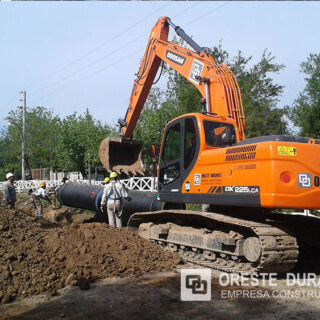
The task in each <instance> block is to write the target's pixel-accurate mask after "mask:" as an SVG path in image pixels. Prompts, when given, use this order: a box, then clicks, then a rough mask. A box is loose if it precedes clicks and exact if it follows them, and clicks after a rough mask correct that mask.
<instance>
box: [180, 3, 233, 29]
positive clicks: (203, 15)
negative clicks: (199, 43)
mask: <svg viewBox="0 0 320 320" xmlns="http://www.w3.org/2000/svg"><path fill="white" fill-rule="evenodd" d="M230 1H231V0H229V1H228V2H225V3H223V4H222V5H220V6H218V7H216V8H214V9H212V10H209V11H207V12H206V13H204V14H202V15H201V16H199V17H197V18H195V19H193V20H191V21H190V22H188V23H187V24H185V26H186V27H187V26H189V25H191V24H193V23H195V22H196V21H198V20H199V19H202V18H204V17H206V16H208V15H209V14H211V13H213V12H215V11H218V10H219V9H221V8H223V7H225V6H227V5H229V4H230Z"/></svg>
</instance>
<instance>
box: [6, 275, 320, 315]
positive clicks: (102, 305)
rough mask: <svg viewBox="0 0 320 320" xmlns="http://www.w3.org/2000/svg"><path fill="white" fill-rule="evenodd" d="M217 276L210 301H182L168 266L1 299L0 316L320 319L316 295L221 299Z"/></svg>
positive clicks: (282, 284)
mask: <svg viewBox="0 0 320 320" xmlns="http://www.w3.org/2000/svg"><path fill="white" fill-rule="evenodd" d="M218 277H219V273H218V272H217V273H214V275H213V282H212V299H211V301H208V302H183V301H180V276H179V274H178V273H176V272H171V273H158V274H153V275H152V274H148V275H144V276H143V277H140V278H137V277H133V278H132V277H131V278H124V279H119V278H113V279H105V280H100V281H97V282H95V283H94V284H93V285H92V288H91V289H90V290H87V291H82V290H79V289H78V288H77V287H71V288H64V289H62V290H61V291H60V294H61V295H60V296H57V297H52V298H49V297H48V296H46V295H42V296H37V297H33V298H29V299H24V300H22V301H19V302H14V303H12V304H7V305H3V306H2V307H0V312H1V317H0V318H1V319H176V320H178V319H219V320H221V319H225V320H227V319H239V320H251V319H262V320H264V319H277V320H278V319H279V320H280V319H293V320H294V319H303V320H306V319H308V320H318V319H320V303H319V300H318V299H294V298H291V299H287V298H278V299H273V298H271V299H247V298H246V299H243V298H238V299H232V298H229V299H223V298H222V297H221V292H222V290H224V289H225V288H224V287H221V286H219V284H218ZM277 282H278V284H279V288H280V289H286V285H285V281H284V280H277ZM246 289H248V288H246ZM264 289H271V288H270V287H269V288H264ZM292 289H299V290H301V289H303V288H301V287H299V288H297V287H294V288H292ZM305 289H308V288H305ZM309 289H310V288H309Z"/></svg>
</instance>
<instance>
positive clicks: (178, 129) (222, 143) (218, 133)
mask: <svg viewBox="0 0 320 320" xmlns="http://www.w3.org/2000/svg"><path fill="white" fill-rule="evenodd" d="M236 139H237V137H236V133H235V129H234V126H233V124H232V123H228V122H226V120H225V119H224V120H221V119H219V117H218V118H217V117H214V116H210V115H204V114H196V113H195V114H188V115H184V116H182V117H179V118H177V119H175V120H173V121H171V122H170V123H169V124H167V126H166V128H165V132H164V136H163V141H162V147H161V153H160V157H159V171H158V178H159V184H158V191H159V192H161V193H162V192H164V193H170V194H174V193H179V192H181V189H182V183H183V181H185V179H186V178H187V177H188V175H189V174H190V172H191V170H192V169H193V168H194V166H195V164H196V162H197V161H198V155H199V151H200V149H201V150H204V149H215V148H224V147H228V146H231V145H233V144H234V143H236Z"/></svg>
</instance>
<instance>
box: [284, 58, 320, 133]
mask: <svg viewBox="0 0 320 320" xmlns="http://www.w3.org/2000/svg"><path fill="white" fill-rule="evenodd" d="M300 66H301V72H302V73H304V75H305V81H306V86H305V88H304V90H303V91H302V92H301V93H300V94H299V96H298V97H297V99H296V100H294V103H293V106H292V107H291V114H290V119H291V120H292V121H293V123H294V124H295V125H296V126H297V127H299V129H300V134H301V135H302V136H307V137H313V138H320V53H319V54H310V55H309V57H308V58H307V60H306V61H305V62H303V63H301V65H300Z"/></svg>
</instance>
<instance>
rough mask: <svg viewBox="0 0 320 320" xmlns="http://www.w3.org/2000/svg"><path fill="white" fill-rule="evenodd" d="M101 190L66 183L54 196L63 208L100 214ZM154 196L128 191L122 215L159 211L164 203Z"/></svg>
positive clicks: (95, 186) (146, 192) (150, 193)
mask: <svg viewBox="0 0 320 320" xmlns="http://www.w3.org/2000/svg"><path fill="white" fill-rule="evenodd" d="M103 189H104V187H101V186H97V185H86V184H79V183H76V182H67V183H64V184H63V185H61V186H59V187H58V188H57V190H56V194H57V198H58V200H59V201H60V203H61V204H63V205H65V206H68V207H73V208H79V209H84V210H90V211H96V212H99V213H101V210H100V204H101V198H102V194H103ZM156 195H157V194H156V193H155V192H150V191H137V190H128V196H129V197H130V199H131V200H130V201H128V200H126V199H124V200H123V213H124V214H125V215H126V216H127V215H131V214H133V213H135V212H144V211H157V210H161V209H162V208H163V207H164V203H163V202H162V201H160V200H158V199H157V196H156Z"/></svg>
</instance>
